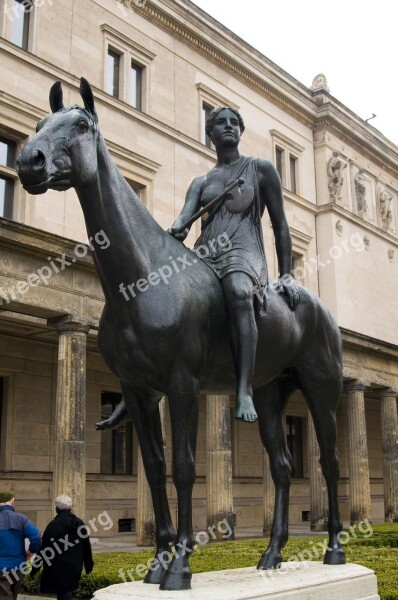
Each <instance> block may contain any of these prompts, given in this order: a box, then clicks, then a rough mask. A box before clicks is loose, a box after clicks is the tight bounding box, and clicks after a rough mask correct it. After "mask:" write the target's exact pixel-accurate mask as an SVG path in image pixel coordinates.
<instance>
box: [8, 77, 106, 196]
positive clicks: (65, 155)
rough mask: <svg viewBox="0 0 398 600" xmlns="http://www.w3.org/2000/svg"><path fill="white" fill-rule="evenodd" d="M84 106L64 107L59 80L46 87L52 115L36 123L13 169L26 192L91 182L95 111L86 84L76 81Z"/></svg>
mask: <svg viewBox="0 0 398 600" xmlns="http://www.w3.org/2000/svg"><path fill="white" fill-rule="evenodd" d="M80 95H81V97H82V99H83V101H84V108H81V107H80V106H78V105H75V106H68V107H64V105H63V101H62V86H61V82H60V81H57V82H56V83H54V85H53V86H52V88H51V90H50V107H51V110H52V114H51V115H49V116H48V117H45V118H44V119H41V121H39V122H38V124H37V127H36V133H35V135H33V136H32V137H31V138H30V140H29V141H28V143H27V144H26V146H25V147H24V149H23V150H22V152H21V153H20V154H19V156H18V158H17V172H18V175H19V178H20V180H21V182H22V185H23V187H24V188H25V189H26V190H27V191H28V192H29V193H30V194H43V193H44V192H46V191H47V190H48V189H49V188H51V189H54V190H59V191H61V190H67V189H69V188H70V187H82V186H84V185H87V184H89V183H91V182H92V181H93V180H94V178H95V176H96V173H97V151H96V145H97V144H96V142H97V134H98V128H97V121H98V119H97V114H96V112H95V107H94V96H93V92H92V90H91V87H90V84H89V83H88V81H86V79H84V78H83V77H82V78H81V80H80Z"/></svg>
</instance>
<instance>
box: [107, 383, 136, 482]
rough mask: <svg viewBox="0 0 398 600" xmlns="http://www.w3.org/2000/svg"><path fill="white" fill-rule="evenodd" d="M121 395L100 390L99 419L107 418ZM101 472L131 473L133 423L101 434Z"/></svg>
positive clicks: (114, 473)
mask: <svg viewBox="0 0 398 600" xmlns="http://www.w3.org/2000/svg"><path fill="white" fill-rule="evenodd" d="M121 398H122V395H121V394H119V393H116V392H102V394H101V420H103V419H108V418H109V417H110V416H111V414H112V413H113V411H114V410H115V408H116V406H117V405H118V404H119V402H120V400H121ZM101 473H104V474H106V473H109V474H113V475H131V474H132V473H133V424H132V423H131V421H128V422H127V423H122V424H121V425H120V426H119V427H117V428H115V429H111V430H107V431H103V432H102V434H101Z"/></svg>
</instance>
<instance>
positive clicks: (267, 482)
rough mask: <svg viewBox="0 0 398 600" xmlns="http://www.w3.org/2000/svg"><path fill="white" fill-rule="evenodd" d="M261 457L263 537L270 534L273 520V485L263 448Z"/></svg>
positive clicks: (267, 459)
mask: <svg viewBox="0 0 398 600" xmlns="http://www.w3.org/2000/svg"><path fill="white" fill-rule="evenodd" d="M263 459H264V460H263V465H264V471H263V507H264V522H263V535H264V536H265V537H269V536H270V535H271V528H272V523H273V520H274V506H275V486H274V482H273V479H272V477H271V469H270V464H269V456H268V452H266V451H265V450H263Z"/></svg>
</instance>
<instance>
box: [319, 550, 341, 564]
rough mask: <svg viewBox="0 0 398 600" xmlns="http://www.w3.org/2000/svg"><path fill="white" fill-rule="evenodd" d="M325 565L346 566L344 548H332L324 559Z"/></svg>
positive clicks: (327, 551)
mask: <svg viewBox="0 0 398 600" xmlns="http://www.w3.org/2000/svg"><path fill="white" fill-rule="evenodd" d="M323 564H324V565H345V564H346V558H345V554H344V550H343V548H332V549H330V550H326V552H325V556H324V558H323Z"/></svg>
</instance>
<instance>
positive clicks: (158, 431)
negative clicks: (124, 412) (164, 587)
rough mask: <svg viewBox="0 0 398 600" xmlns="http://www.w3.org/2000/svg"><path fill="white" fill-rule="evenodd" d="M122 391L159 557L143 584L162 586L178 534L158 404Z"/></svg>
mask: <svg viewBox="0 0 398 600" xmlns="http://www.w3.org/2000/svg"><path fill="white" fill-rule="evenodd" d="M122 388H123V392H124V397H125V399H126V404H127V405H128V409H129V412H130V413H131V415H132V417H133V422H134V426H135V429H136V432H137V436H138V441H139V444H140V450H141V455H142V461H143V464H144V469H145V474H146V477H147V480H148V484H149V487H150V490H151V495H152V503H153V510H154V513H155V522H156V555H155V560H154V561H153V563H152V567H150V568H149V570H148V573H147V574H146V576H145V579H144V582H145V583H155V584H160V582H161V581H162V579H163V576H164V574H165V571H166V568H167V564H168V562H170V561H169V560H167V561H166V559H165V557H170V542H174V538H175V535H176V534H175V529H174V526H173V523H172V520H171V516H170V510H169V503H168V499H167V492H166V461H165V456H164V447H163V436H162V426H161V421H160V412H159V403H158V402H157V401H154V400H151V399H149V400H147V399H146V398H143V399H141V398H140V397H138V396H137V395H136V394H135V393H134V392H132V391H131V390H129V389H128V388H126V387H125V386H122ZM159 559H160V560H159Z"/></svg>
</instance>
